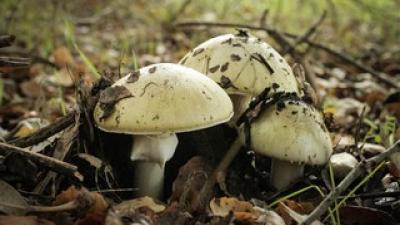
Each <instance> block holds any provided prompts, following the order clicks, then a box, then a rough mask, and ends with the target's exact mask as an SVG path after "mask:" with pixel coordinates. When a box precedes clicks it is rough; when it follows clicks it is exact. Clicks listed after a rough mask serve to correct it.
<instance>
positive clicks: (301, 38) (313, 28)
mask: <svg viewBox="0 0 400 225" xmlns="http://www.w3.org/2000/svg"><path fill="white" fill-rule="evenodd" d="M326 15H327V12H326V10H325V11H324V12H323V13H322V15H321V17H320V18H319V19H318V21H317V22H315V24H314V25H312V26H311V27H310V28H308V30H307V31H306V32H305V33H304V34H303V35H301V36H298V37H297V38H296V40H295V41H294V43H293V45H292V46H287V47H286V48H285V49H283V51H282V54H283V55H285V54H287V53H290V52H292V51H293V50H294V48H295V47H296V46H297V45H299V44H301V43H303V42H304V41H305V40H308V39H309V38H310V37H311V35H313V34H314V33H315V32H316V31H317V28H318V27H319V26H320V25H321V24H322V22H323V21H324V20H325V18H326Z"/></svg>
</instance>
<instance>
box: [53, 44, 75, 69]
mask: <svg viewBox="0 0 400 225" xmlns="http://www.w3.org/2000/svg"><path fill="white" fill-rule="evenodd" d="M52 59H53V61H54V64H56V65H57V66H59V67H64V66H66V65H73V64H74V59H73V58H72V55H71V52H70V50H69V49H68V48H67V47H64V46H61V47H58V48H56V49H55V50H54V52H53V54H52Z"/></svg>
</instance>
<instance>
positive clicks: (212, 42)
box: [180, 32, 300, 95]
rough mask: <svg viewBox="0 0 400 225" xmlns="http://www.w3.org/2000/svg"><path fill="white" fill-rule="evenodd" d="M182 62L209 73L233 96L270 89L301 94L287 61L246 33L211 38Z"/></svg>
mask: <svg viewBox="0 0 400 225" xmlns="http://www.w3.org/2000/svg"><path fill="white" fill-rule="evenodd" d="M180 63H181V64H182V65H185V66H188V67H191V68H193V69H195V70H197V71H200V72H201V73H204V74H206V75H207V76H209V77H210V78H212V79H213V80H214V81H215V82H217V83H219V84H220V86H221V87H223V88H224V89H226V91H227V92H228V93H230V94H232V93H235V94H249V95H257V94H259V93H260V92H262V91H263V90H264V89H265V88H266V87H270V88H273V89H275V90H276V91H285V92H296V93H298V94H299V91H300V90H299V86H298V84H297V81H296V78H295V76H294V74H293V72H292V69H291V68H290V66H289V65H288V64H287V62H286V60H285V59H284V58H283V57H282V56H281V55H279V53H278V52H277V51H275V49H273V48H272V47H271V46H270V45H268V44H267V43H265V42H263V41H261V40H260V39H258V38H256V37H253V36H250V35H248V34H246V33H243V32H240V33H239V34H237V35H233V34H225V35H221V36H217V37H215V38H212V39H209V40H207V41H205V42H203V43H202V44H200V45H199V46H197V47H196V48H195V49H193V50H192V51H191V52H190V53H188V54H187V55H186V56H185V57H184V58H183V59H182V60H181V61H180Z"/></svg>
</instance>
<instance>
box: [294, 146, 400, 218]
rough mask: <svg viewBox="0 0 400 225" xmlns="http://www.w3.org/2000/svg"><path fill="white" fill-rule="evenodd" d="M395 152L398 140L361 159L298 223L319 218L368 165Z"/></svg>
mask: <svg viewBox="0 0 400 225" xmlns="http://www.w3.org/2000/svg"><path fill="white" fill-rule="evenodd" d="M395 152H400V141H397V142H396V143H395V144H393V145H392V146H390V147H389V148H388V149H387V150H386V151H385V152H383V153H381V154H379V155H377V156H375V157H372V158H370V159H368V160H366V161H361V162H359V163H358V164H357V166H356V167H354V168H353V169H352V170H351V171H350V173H349V174H348V175H347V176H346V177H345V178H344V179H343V180H342V181H341V182H340V183H339V185H338V186H337V187H336V188H335V189H333V190H332V191H331V192H330V193H329V194H328V195H327V196H326V197H325V199H324V200H323V201H322V202H321V203H320V204H319V205H318V207H317V208H315V209H314V211H313V212H312V213H311V214H310V215H308V217H307V219H306V220H305V221H304V222H303V223H301V224H300V225H308V224H311V223H312V222H313V221H315V220H317V219H318V218H320V217H321V216H322V215H323V214H324V213H325V212H326V211H327V210H328V208H329V206H330V205H332V203H333V202H334V201H335V200H336V199H337V198H338V197H339V195H340V194H341V193H342V192H344V191H345V190H346V189H347V188H348V187H349V186H350V185H351V184H352V183H353V182H354V180H356V179H357V178H358V177H360V176H361V175H362V174H364V173H365V171H366V170H367V168H368V167H370V166H373V165H377V164H379V163H381V162H382V161H383V160H385V159H386V158H387V157H389V156H390V155H391V154H393V153H395Z"/></svg>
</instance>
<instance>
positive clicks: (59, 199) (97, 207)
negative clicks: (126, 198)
mask: <svg viewBox="0 0 400 225" xmlns="http://www.w3.org/2000/svg"><path fill="white" fill-rule="evenodd" d="M82 190H86V189H85V188H81V189H77V188H76V187H75V186H71V187H69V188H68V189H67V190H65V191H63V192H61V193H60V194H59V195H57V196H56V199H55V200H54V202H53V205H62V204H65V203H67V202H71V201H74V200H75V199H76V198H77V197H78V195H79V193H80V192H81V191H82ZM90 194H91V195H92V197H93V199H94V203H93V205H92V206H91V207H90V209H89V210H88V212H89V213H97V214H103V213H104V212H105V211H106V210H107V208H108V203H107V202H106V201H105V200H104V198H103V196H102V195H101V194H99V193H96V192H90Z"/></svg>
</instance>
